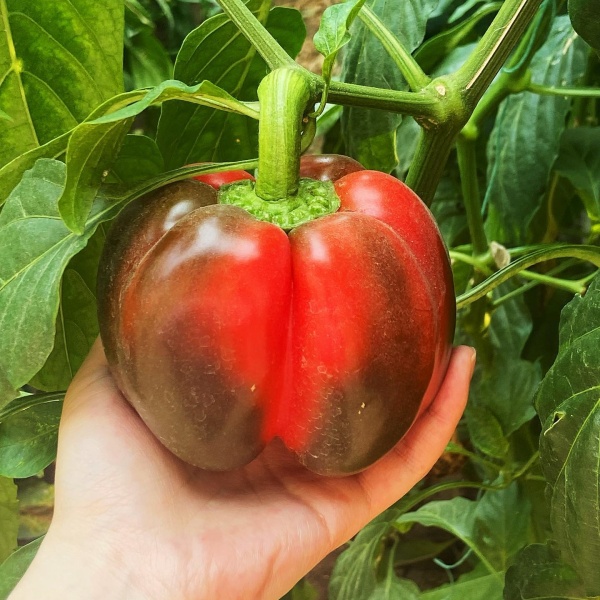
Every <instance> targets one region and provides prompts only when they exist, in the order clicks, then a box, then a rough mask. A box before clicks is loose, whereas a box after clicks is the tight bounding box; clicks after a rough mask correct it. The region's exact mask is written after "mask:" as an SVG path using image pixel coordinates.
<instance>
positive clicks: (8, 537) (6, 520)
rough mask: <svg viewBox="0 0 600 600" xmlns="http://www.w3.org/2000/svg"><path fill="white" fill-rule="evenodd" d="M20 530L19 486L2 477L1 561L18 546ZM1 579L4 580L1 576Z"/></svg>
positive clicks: (0, 483)
mask: <svg viewBox="0 0 600 600" xmlns="http://www.w3.org/2000/svg"><path fill="white" fill-rule="evenodd" d="M18 530H19V503H18V502H17V486H16V485H15V484H14V483H13V480H12V479H7V478H6V477H0V561H3V560H4V559H5V558H6V557H7V556H8V555H9V554H10V553H11V552H12V551H13V550H14V549H15V548H16V547H17V532H18ZM1 574H2V571H1V570H0V575H1ZM0 581H2V578H1V577H0Z"/></svg>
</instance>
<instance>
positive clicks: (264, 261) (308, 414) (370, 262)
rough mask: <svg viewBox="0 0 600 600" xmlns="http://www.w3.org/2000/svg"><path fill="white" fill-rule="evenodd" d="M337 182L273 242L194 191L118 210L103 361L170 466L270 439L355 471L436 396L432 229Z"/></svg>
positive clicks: (440, 284)
mask: <svg viewBox="0 0 600 600" xmlns="http://www.w3.org/2000/svg"><path fill="white" fill-rule="evenodd" d="M328 168H329V167H328ZM340 170H341V171H343V169H341V167H340V168H339V169H337V173H336V175H335V177H334V178H337V180H336V182H335V188H336V191H337V193H338V196H339V197H340V201H341V206H340V209H339V210H338V212H336V213H334V214H330V215H327V216H324V217H320V218H318V219H315V220H313V221H311V222H309V223H305V224H303V225H300V226H298V227H296V228H295V229H293V230H292V231H290V232H289V233H287V234H286V232H284V231H283V230H282V229H280V228H279V227H277V226H275V225H273V224H270V223H266V222H262V221H259V220H257V219H255V218H254V217H253V216H251V215H250V214H248V213H247V212H246V211H244V210H243V209H241V208H238V207H235V206H230V205H219V204H216V200H217V196H216V191H215V190H214V189H212V188H210V187H208V186H206V185H203V184H201V183H198V182H195V181H187V182H180V183H177V184H172V185H171V186H167V187H166V188H163V189H162V190H159V191H157V192H154V193H153V194H152V195H150V197H148V196H146V197H144V198H141V199H139V200H137V201H134V202H133V203H131V204H130V205H129V206H128V207H127V208H126V209H125V210H124V211H123V213H122V214H121V215H120V216H119V217H118V219H117V220H116V222H115V224H114V226H113V228H112V229H111V232H110V234H109V237H108V239H107V243H106V246H105V254H104V257H103V260H102V262H101V269H100V272H99V316H100V327H101V334H102V339H103V342H104V345H105V349H106V353H107V357H108V360H109V364H110V365H111V369H112V371H113V373H114V375H115V377H116V380H117V383H118V385H119V387H120V388H121V390H122V391H123V392H124V394H125V396H126V397H127V398H128V400H129V401H130V402H131V404H132V405H133V406H134V407H135V409H136V410H137V411H138V413H139V414H140V416H141V417H142V418H143V420H144V421H145V422H146V423H147V425H148V426H149V428H150V429H151V430H152V431H153V432H154V434H155V435H156V436H157V437H158V438H159V439H160V440H161V441H162V442H163V443H164V444H165V446H167V447H168V448H169V449H170V450H171V451H172V452H173V453H174V454H176V455H177V456H179V457H180V458H181V459H183V460H184V461H186V462H188V463H191V464H194V465H197V466H199V467H202V468H205V469H211V470H229V469H234V468H237V467H241V466H243V465H245V464H247V463H248V462H250V461H251V460H252V459H253V458H254V457H256V456H257V455H258V454H259V453H260V452H261V450H262V449H263V448H264V446H265V445H266V444H267V443H269V441H271V440H272V439H273V438H274V437H276V436H277V437H280V438H281V439H282V440H283V442H284V443H285V445H286V446H287V447H288V448H289V449H290V450H292V451H293V452H295V453H296V454H297V456H298V458H299V460H300V461H301V462H302V463H303V464H304V465H306V466H307V467H308V468H309V469H311V470H312V471H315V472H317V473H320V474H325V475H336V476H338V475H346V474H351V473H355V472H358V471H360V470H362V469H364V468H366V467H367V466H369V465H370V464H372V463H373V462H375V461H376V460H377V459H379V458H380V457H381V456H383V455H384V454H385V453H386V452H387V451H388V450H390V449H391V448H392V447H393V446H394V445H395V444H396V443H397V442H398V441H399V440H400V438H401V437H402V436H403V435H404V434H405V433H406V431H407V430H408V428H409V427H410V425H411V424H412V422H413V421H414V419H415V416H416V415H417V414H418V412H419V411H420V410H423V409H424V407H426V406H427V405H428V404H429V403H430V402H431V400H432V398H433V397H434V395H435V393H436V392H437V389H438V388H439V385H440V383H441V381H442V379H443V376H444V374H445V371H446V367H447V364H448V360H449V354H450V348H451V342H452V336H453V331H454V314H455V304H454V294H453V287H452V277H451V271H450V266H449V261H448V257H447V253H446V249H445V247H444V245H443V242H442V240H441V237H440V234H439V231H438V229H437V227H436V225H435V222H434V220H433V218H432V217H431V214H430V213H429V211H428V209H427V208H426V207H425V206H424V205H423V204H422V203H421V201H420V200H419V199H418V198H417V197H416V196H415V195H414V194H413V193H412V192H411V191H410V190H409V189H408V188H407V187H406V186H404V184H402V183H401V182H399V181H397V180H396V179H394V178H392V177H390V176H387V175H385V174H382V173H377V172H373V171H365V170H362V171H359V170H356V169H355V168H353V169H352V170H353V171H354V172H351V173H350V174H347V175H344V174H343V173H341V172H340ZM305 174H306V167H305ZM314 176H315V178H318V177H320V174H319V172H318V169H317V171H315V173H314ZM338 176H339V178H338Z"/></svg>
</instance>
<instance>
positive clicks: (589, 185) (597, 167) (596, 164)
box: [554, 127, 600, 223]
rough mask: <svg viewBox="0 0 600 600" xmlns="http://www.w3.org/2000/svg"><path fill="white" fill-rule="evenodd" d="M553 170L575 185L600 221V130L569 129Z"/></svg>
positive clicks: (584, 201) (599, 128) (593, 215)
mask: <svg viewBox="0 0 600 600" xmlns="http://www.w3.org/2000/svg"><path fill="white" fill-rule="evenodd" d="M554 168H555V169H556V171H557V172H558V173H560V174H561V175H563V176H564V177H567V178H568V179H569V181H570V182H571V183H572V184H573V187H574V188H575V189H576V190H577V193H578V194H579V196H580V197H581V199H582V200H583V203H584V205H585V208H586V210H587V213H588V216H589V217H590V219H591V220H592V221H594V222H596V223H597V222H599V221H600V127H578V128H576V129H567V130H566V131H565V132H564V134H563V136H562V139H561V143H560V152H559V154H558V158H557V160H556V164H555V165H554Z"/></svg>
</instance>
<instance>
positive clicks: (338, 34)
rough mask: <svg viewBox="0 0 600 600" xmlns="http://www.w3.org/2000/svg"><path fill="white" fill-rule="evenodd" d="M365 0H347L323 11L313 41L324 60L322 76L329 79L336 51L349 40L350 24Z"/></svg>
mask: <svg viewBox="0 0 600 600" xmlns="http://www.w3.org/2000/svg"><path fill="white" fill-rule="evenodd" d="M364 3H365V0H347V1H346V2H344V3H342V4H334V5H333V6H329V7H327V8H326V9H325V11H324V12H323V16H322V17H321V23H320V25H319V29H318V31H317V32H316V33H315V35H314V38H313V41H314V44H315V48H316V49H317V51H318V52H320V53H321V54H322V55H323V56H324V57H325V60H324V61H323V77H324V78H325V81H329V80H330V79H331V71H332V69H333V65H334V63H335V59H336V57H337V54H338V52H339V51H340V50H341V49H342V48H343V47H344V46H345V45H346V44H347V43H348V42H349V41H350V38H351V37H352V36H351V35H350V31H349V29H350V26H351V25H352V23H353V22H354V19H356V17H357V16H358V13H359V12H360V9H361V8H362V5H363V4H364Z"/></svg>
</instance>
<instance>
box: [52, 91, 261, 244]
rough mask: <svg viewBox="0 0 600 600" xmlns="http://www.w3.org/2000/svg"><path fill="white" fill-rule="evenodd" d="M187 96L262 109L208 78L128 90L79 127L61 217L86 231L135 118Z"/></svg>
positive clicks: (71, 151)
mask: <svg viewBox="0 0 600 600" xmlns="http://www.w3.org/2000/svg"><path fill="white" fill-rule="evenodd" d="M182 98H183V99H186V100H188V101H189V102H193V103H196V104H201V105H203V106H210V107H218V108H220V109H221V110H230V111H236V112H242V113H244V114H246V115H253V116H254V115H255V114H256V113H255V111H253V110H252V109H250V108H247V107H245V106H244V105H243V104H242V103H241V102H238V101H237V100H235V99H234V98H233V97H231V96H230V95H229V94H228V93H227V92H225V91H223V90H222V89H220V88H218V87H217V86H215V85H214V84H212V83H210V82H208V81H203V82H202V83H200V84H198V85H196V86H192V87H190V86H187V85H185V84H183V83H181V82H180V81H165V82H163V83H162V84H160V85H159V86H157V87H156V88H153V89H151V90H149V91H147V92H144V91H136V92H128V93H126V94H121V95H119V96H115V97H114V98H111V100H110V101H108V102H106V103H105V104H104V105H102V106H101V107H99V108H98V109H96V110H95V111H94V113H93V114H92V115H91V116H90V118H89V119H88V120H86V121H85V122H84V123H82V124H81V125H79V126H78V127H76V128H75V130H74V131H73V133H72V135H71V139H70V140H69V145H68V148H67V181H66V184H65V189H64V192H63V194H62V196H61V198H60V200H59V209H60V214H61V217H62V218H63V220H64V221H65V223H66V224H67V226H68V227H69V229H71V230H72V231H74V232H76V233H81V232H82V231H83V226H84V223H85V219H86V218H87V215H88V214H89V211H90V208H91V206H92V202H93V200H94V198H95V196H96V193H97V191H98V189H99V187H100V185H101V183H102V180H103V179H104V177H105V175H106V172H105V171H106V169H108V167H110V166H111V165H112V164H113V162H114V160H115V157H116V155H117V151H118V150H119V149H120V147H121V144H122V143H123V141H124V139H125V135H126V133H127V131H128V130H129V127H130V125H131V122H132V119H133V118H134V117H135V116H137V115H139V114H140V113H141V112H142V111H144V110H145V109H146V108H148V107H149V106H152V105H153V104H158V103H161V102H164V101H166V100H170V99H182Z"/></svg>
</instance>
